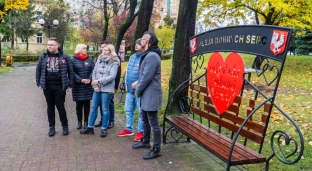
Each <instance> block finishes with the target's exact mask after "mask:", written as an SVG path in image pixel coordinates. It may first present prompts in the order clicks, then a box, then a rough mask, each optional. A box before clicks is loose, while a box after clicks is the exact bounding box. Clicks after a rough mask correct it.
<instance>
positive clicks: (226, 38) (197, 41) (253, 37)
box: [190, 25, 292, 61]
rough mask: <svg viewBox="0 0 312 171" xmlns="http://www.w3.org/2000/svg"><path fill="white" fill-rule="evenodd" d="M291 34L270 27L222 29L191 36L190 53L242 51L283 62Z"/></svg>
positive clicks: (290, 31)
mask: <svg viewBox="0 0 312 171" xmlns="http://www.w3.org/2000/svg"><path fill="white" fill-rule="evenodd" d="M291 34H292V29H291V28H285V27H277V26H270V25H242V26H231V27H223V28H218V29H214V30H210V31H207V32H204V33H202V34H199V35H196V36H194V37H191V38H190V54H191V56H195V55H199V54H203V53H208V52H243V53H250V54H255V55H260V56H265V57H268V58H272V59H275V60H279V61H284V60H285V57H286V54H287V50H288V46H289V42H290V38H291Z"/></svg>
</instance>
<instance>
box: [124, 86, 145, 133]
mask: <svg viewBox="0 0 312 171" xmlns="http://www.w3.org/2000/svg"><path fill="white" fill-rule="evenodd" d="M136 107H138V111H139V117H138V132H143V130H144V129H143V122H142V117H141V112H142V111H141V108H140V98H136V97H135V96H134V94H132V93H129V92H128V93H127V94H126V101H125V113H126V118H127V121H126V130H128V131H131V132H133V123H134V111H135V109H136Z"/></svg>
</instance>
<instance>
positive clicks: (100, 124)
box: [94, 121, 102, 127]
mask: <svg viewBox="0 0 312 171" xmlns="http://www.w3.org/2000/svg"><path fill="white" fill-rule="evenodd" d="M94 126H95V127H100V126H102V121H99V122H98V124H95V125H94Z"/></svg>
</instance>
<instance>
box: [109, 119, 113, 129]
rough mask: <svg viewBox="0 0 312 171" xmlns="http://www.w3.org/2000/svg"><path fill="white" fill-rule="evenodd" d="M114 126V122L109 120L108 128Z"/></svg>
mask: <svg viewBox="0 0 312 171" xmlns="http://www.w3.org/2000/svg"><path fill="white" fill-rule="evenodd" d="M113 127H114V122H111V121H109V122H108V125H107V128H108V129H111V128H113Z"/></svg>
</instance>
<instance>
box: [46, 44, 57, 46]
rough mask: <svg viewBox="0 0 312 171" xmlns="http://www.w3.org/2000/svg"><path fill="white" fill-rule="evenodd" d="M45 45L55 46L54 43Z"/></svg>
mask: <svg viewBox="0 0 312 171" xmlns="http://www.w3.org/2000/svg"><path fill="white" fill-rule="evenodd" d="M47 46H56V45H54V44H47Z"/></svg>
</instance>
